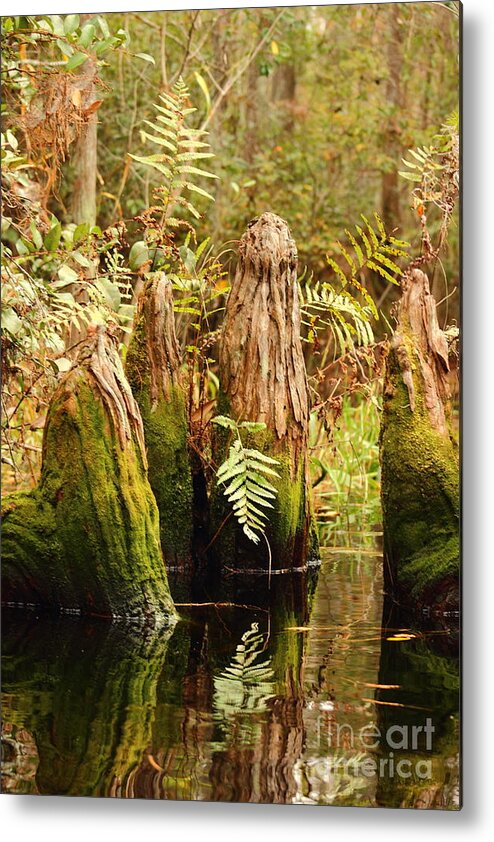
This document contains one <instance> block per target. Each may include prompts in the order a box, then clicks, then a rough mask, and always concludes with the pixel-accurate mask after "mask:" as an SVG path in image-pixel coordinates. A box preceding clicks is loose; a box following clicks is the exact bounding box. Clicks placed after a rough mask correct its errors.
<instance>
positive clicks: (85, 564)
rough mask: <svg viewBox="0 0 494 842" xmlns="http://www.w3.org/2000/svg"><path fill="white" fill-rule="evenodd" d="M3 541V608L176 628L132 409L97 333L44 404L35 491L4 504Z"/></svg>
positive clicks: (112, 352) (112, 356)
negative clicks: (28, 606)
mask: <svg viewBox="0 0 494 842" xmlns="http://www.w3.org/2000/svg"><path fill="white" fill-rule="evenodd" d="M2 532H3V535H2V537H3V565H2V567H3V569H2V588H3V597H4V599H6V601H7V602H9V601H15V602H23V603H34V604H40V605H45V606H51V607H53V608H63V609H70V610H76V611H78V612H82V613H87V614H98V615H102V616H106V617H127V618H129V619H135V620H150V621H153V620H154V619H157V618H162V619H165V620H168V621H170V620H172V621H174V619H175V611H174V607H173V603H172V600H171V597H170V592H169V589H168V582H167V576H166V570H165V566H164V564H163V558H162V554H161V547H160V539H159V515H158V509H157V506H156V501H155V499H154V496H153V493H152V491H151V487H150V485H149V482H148V478H147V463H146V453H145V446H144V430H143V425H142V419H141V415H140V412H139V407H138V405H137V403H136V402H135V400H134V398H133V396H132V392H131V390H130V386H129V384H128V382H127V380H126V378H125V375H124V372H123V368H122V363H121V361H120V358H119V356H118V353H117V350H116V347H115V346H114V343H113V340H111V339H110V338H108V337H107V336H106V335H105V334H104V333H102V332H101V331H98V332H97V333H96V334H94V335H93V336H91V337H90V338H89V339H87V340H86V342H84V344H82V345H81V346H80V348H79V353H78V357H77V360H76V361H75V363H74V365H73V367H72V369H71V370H70V371H69V372H68V373H67V374H66V375H65V376H64V377H63V378H62V380H61V381H60V383H59V385H58V388H57V389H56V391H55V393H54V395H53V397H52V399H51V402H50V406H49V410H48V416H47V421H46V425H45V429H44V438H43V465H42V469H41V478H40V482H39V485H38V487H37V488H36V489H34V491H32V492H29V493H27V494H26V493H22V492H21V493H18V494H12V495H10V497H7V498H5V500H4V512H3V530H2Z"/></svg>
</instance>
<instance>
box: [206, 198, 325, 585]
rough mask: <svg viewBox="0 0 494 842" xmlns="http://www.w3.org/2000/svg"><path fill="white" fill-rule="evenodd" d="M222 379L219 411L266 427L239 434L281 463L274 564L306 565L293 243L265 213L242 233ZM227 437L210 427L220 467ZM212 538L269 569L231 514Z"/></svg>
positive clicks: (309, 521)
mask: <svg viewBox="0 0 494 842" xmlns="http://www.w3.org/2000/svg"><path fill="white" fill-rule="evenodd" d="M220 384H221V392H220V397H219V403H218V409H219V412H220V413H222V414H224V415H227V416H229V417H231V418H233V419H234V420H235V421H236V422H241V421H255V422H262V423H264V424H265V430H263V431H261V432H252V433H246V434H245V435H244V434H242V437H243V439H244V444H245V445H246V446H247V447H249V448H254V449H256V450H259V451H261V452H262V453H264V454H266V455H268V456H271V457H273V458H276V459H277V460H278V461H279V463H280V464H279V466H278V467H277V468H276V470H277V471H278V473H279V474H280V479H273V485H274V486H275V488H276V490H277V497H276V500H272V501H271V502H272V504H273V506H274V508H273V509H272V510H270V514H269V524H268V526H267V528H266V532H265V534H266V537H267V539H268V542H269V547H270V550H271V553H272V566H273V567H277V568H285V567H287V568H293V567H298V566H300V565H303V564H304V563H305V562H306V561H307V559H308V556H309V555H310V554H311V553H312V554H314V555H315V554H317V537H316V532H315V524H314V520H313V515H312V507H311V496H310V482H309V472H308V454H307V437H308V426H309V392H308V385H307V373H306V369H305V361H304V357H303V353H302V343H301V339H300V302H299V295H298V285H297V249H296V246H295V242H294V241H293V239H292V237H291V234H290V231H289V229H288V226H287V224H286V223H285V222H284V221H283V220H282V219H280V217H278V216H275V215H274V214H272V213H264V214H262V216H260V217H259V218H258V219H254V220H253V221H252V222H251V223H250V224H249V225H248V228H247V231H246V232H245V234H244V235H243V237H242V239H241V240H240V246H239V260H238V265H237V271H236V275H235V280H234V282H233V286H232V289H231V292H230V295H229V298H228V301H227V305H226V313H225V321H224V326H223V332H222V336H221V343H220ZM230 439H231V436H230V434H229V431H225V430H221V431H218V432H217V433H215V436H214V441H213V456H214V459H215V462H216V463H217V464H218V465H219V464H221V462H222V461H223V460H224V458H225V456H226V453H227V452H228V446H229V444H230ZM228 506H229V504H228V503H227V502H226V501H225V500H224V498H223V499H222V498H221V486H219V487H218V488H217V491H216V494H215V498H214V505H213V511H214V513H215V524H214V526H215V528H216V530H217V529H218V527H219V526H220V524H221V523H222V522H223V521H224V519H225V517H226V516H227V515H228V511H229V508H228ZM216 540H217V545H218V548H219V551H220V552H221V553H222V554H225V552H227V551H228V552H230V553H231V552H233V554H234V557H235V558H236V563H237V564H238V563H240V565H241V566H243V567H246V566H247V567H249V566H250V567H252V566H254V567H260V566H261V567H264V568H265V569H266V567H267V565H268V562H269V550H268V547H267V546H262V544H259V546H258V547H255V546H254V545H253V544H252V542H249V541H248V539H246V538H245V536H244V535H243V534H242V530H241V529H240V528H239V527H238V525H237V524H235V523H234V522H233V519H232V518H230V521H229V522H228V523H227V524H226V525H225V526H224V527H223V528H222V529H221V533H220V536H219V538H217V539H216ZM253 549H254V550H255V552H253ZM229 558H230V562H231V561H232V557H231V556H230V557H229ZM242 559H243V560H242ZM252 559H254V560H255V561H254V563H253V564H252V561H251V560H252Z"/></svg>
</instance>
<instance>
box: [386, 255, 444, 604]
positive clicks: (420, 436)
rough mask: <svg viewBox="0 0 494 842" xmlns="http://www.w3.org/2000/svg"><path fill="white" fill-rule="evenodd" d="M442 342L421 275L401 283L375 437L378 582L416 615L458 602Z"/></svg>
mask: <svg viewBox="0 0 494 842" xmlns="http://www.w3.org/2000/svg"><path fill="white" fill-rule="evenodd" d="M448 372H449V360H448V344H447V340H446V336H445V335H444V333H443V332H442V331H441V330H440V328H439V325H438V322H437V316H436V303H435V301H434V298H433V297H432V295H431V294H430V291H429V281H428V278H427V275H425V274H424V273H423V272H421V271H420V270H418V269H414V270H412V272H411V273H410V274H409V275H408V276H407V277H406V278H405V280H404V282H403V294H402V297H401V300H400V303H399V315H398V324H397V328H396V331H395V334H394V337H393V339H392V342H391V348H390V351H389V355H388V358H387V363H386V373H385V383H384V403H383V414H382V422H381V436H380V459H381V468H382V480H381V495H382V505H383V526H384V546H385V556H386V563H385V566H384V573H385V581H386V586H387V589H388V591H390V592H391V593H393V594H395V595H396V596H398V598H399V599H400V600H403V602H404V603H406V604H410V606H411V607H414V609H415V610H416V611H421V609H422V607H424V606H429V607H430V606H435V607H436V608H438V610H441V608H444V607H445V606H449V607H450V608H451V607H453V606H456V607H457V605H458V574H459V469H458V447H457V444H456V442H455V441H454V439H453V437H452V434H451V428H450V417H449V398H450V395H449V385H448V379H447V375H448Z"/></svg>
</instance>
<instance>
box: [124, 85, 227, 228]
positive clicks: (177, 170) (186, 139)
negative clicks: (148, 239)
mask: <svg viewBox="0 0 494 842" xmlns="http://www.w3.org/2000/svg"><path fill="white" fill-rule="evenodd" d="M159 98H160V102H161V105H155V106H154V108H155V109H156V111H157V112H158V114H157V116H156V117H155V119H154V121H152V122H151V121H150V120H145V121H144V122H145V124H146V125H147V126H148V127H149V128H150V129H151V130H152V133H151V134H150V133H149V132H148V131H145V130H142V131H141V137H142V139H143V140H148V141H150V142H151V143H153V144H154V145H155V146H158V148H159V150H160V151H159V152H158V153H155V154H153V155H146V156H144V155H134V154H133V153H129V154H130V157H131V158H133V160H134V161H137V162H138V163H140V164H144V165H145V166H146V167H148V168H150V169H151V170H154V171H156V172H158V173H159V175H160V176H161V181H162V184H161V185H160V187H158V188H156V190H155V195H156V197H157V201H158V206H157V210H158V212H160V213H161V214H162V226H165V225H167V226H170V227H172V228H176V227H178V226H179V225H181V224H182V222H183V221H182V220H180V219H178V218H176V217H174V216H172V215H171V214H172V211H173V208H174V207H175V206H177V205H178V206H179V207H181V208H184V209H185V210H186V211H188V212H189V213H190V214H191V215H192V216H193V217H194V218H195V219H199V218H200V216H201V215H200V213H199V211H198V210H197V208H196V207H195V205H194V204H193V203H192V201H191V198H190V194H191V193H192V194H196V195H198V196H201V197H204V198H206V199H209V200H211V201H214V197H213V196H212V195H211V193H208V192H207V191H206V190H204V189H203V188H202V187H199V186H198V185H197V184H196V183H195V177H200V178H217V177H218V176H216V175H214V174H213V173H211V172H209V171H208V170H205V169H202V168H201V167H198V166H197V162H198V161H200V160H203V159H205V158H212V157H214V156H213V153H212V152H209V151H205V150H207V149H209V144H208V143H207V142H205V141H204V137H205V135H206V134H207V133H206V132H205V131H201V130H200V129H192V128H190V127H189V126H188V125H187V118H188V117H189V116H190V115H191V114H193V113H194V112H195V110H196V109H195V108H191V107H190V106H189V105H188V102H189V91H188V88H187V86H186V85H185V83H184V81H183V79H182V78H180V79H179V80H178V81H177V83H176V84H175V86H174V89H173V91H172V92H171V93H164V94H160V97H159ZM163 177H164V178H163ZM185 191H187V195H188V198H186V197H185V195H184V193H185Z"/></svg>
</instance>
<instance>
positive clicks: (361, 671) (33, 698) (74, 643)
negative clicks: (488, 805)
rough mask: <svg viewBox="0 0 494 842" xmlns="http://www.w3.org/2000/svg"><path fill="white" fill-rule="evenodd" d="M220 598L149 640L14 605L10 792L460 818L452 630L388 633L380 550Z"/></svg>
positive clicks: (231, 587) (7, 677) (232, 585)
mask: <svg viewBox="0 0 494 842" xmlns="http://www.w3.org/2000/svg"><path fill="white" fill-rule="evenodd" d="M316 579H317V584H316V583H315V580H316ZM172 585H173V588H174V592H175V595H176V594H177V593H180V595H181V599H180V598H179V597H177V596H176V598H177V600H178V601H179V602H180V601H182V602H188V601H193V602H208V601H213V600H211V599H208V596H210V595H208V593H207V589H206V591H204V590H203V592H202V593H201V595H200V596H198V594H197V593H195V594H194V597H193V598H192V597H191V596H190V593H189V594H188V597H189V598H188V599H187V598H184V594H185V595H186V596H187V592H186V589H185V588H184V587H183V584H181V583H180V582H176V581H175V582H173V581H172ZM225 592H226V593H227V598H224V600H223V604H221V605H216V606H212V605H194V606H185V605H184V606H182V607H181V608H180V609H179V610H180V613H181V617H182V619H181V621H180V622H179V623H178V624H177V626H176V627H175V629H174V630H173V631H172V632H170V631H164V632H163V631H161V632H159V633H156V632H154V633H147V634H143V632H142V630H139V629H133V630H132V629H129V628H128V627H126V626H124V625H118V624H113V625H109V624H105V623H104V622H93V621H91V622H89V621H87V620H80V619H77V618H67V617H57V618H49V617H42V616H39V617H38V616H36V615H35V614H34V613H29V612H25V611H22V610H19V609H6V610H5V611H4V612H3V621H4V633H3V649H4V652H3V729H2V748H3V770H2V782H3V790H4V791H9V792H17V793H39V794H60V795H91V796H113V797H121V798H155V799H198V800H213V801H229V802H232V801H241V802H258V803H276V804H333V805H362V806H370V807H378V806H388V807H400V806H401V807H413V808H429V809H458V804H459V783H458V776H459V771H458V744H459V734H458V730H459V726H458V683H459V682H458V661H457V658H456V656H455V652H454V629H453V630H449V631H448V629H447V628H446V629H445V628H443V629H439V630H438V629H432V628H427V624H426V625H425V626H424V628H422V629H420V630H419V629H417V628H410V627H407V626H403V623H401V625H399V624H398V625H397V624H396V622H395V619H394V617H393V612H392V611H390V609H389V608H388V607H387V605H385V606H383V594H382V565H381V559H380V556H379V553H378V550H377V549H374V548H372V545H371V547H370V548H369V546H368V543H367V545H366V548H365V549H359V548H356V549H355V548H354V549H352V548H351V547H350V548H340V549H335V550H326V551H324V554H323V559H322V565H321V568H320V570H319V571H318V572H314V573H313V574H309V575H307V574H300V575H298V576H294V577H293V576H273V577H272V579H271V582H270V583H269V587H268V581H267V577H250V579H249V581H248V582H247V583H246V582H245V581H244V580H242V582H241V583H240V582H239V581H238V580H236V579H235V577H234V576H232V577H231V579H230V581H229V582H228V587H227V589H226V591H225ZM307 593H309V596H308V597H307ZM217 600H218V596H217V594H215V596H214V601H217ZM220 601H221V600H220ZM225 603H226V604H225ZM230 603H234V604H233V605H232V604H230ZM383 617H384V620H383Z"/></svg>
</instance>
